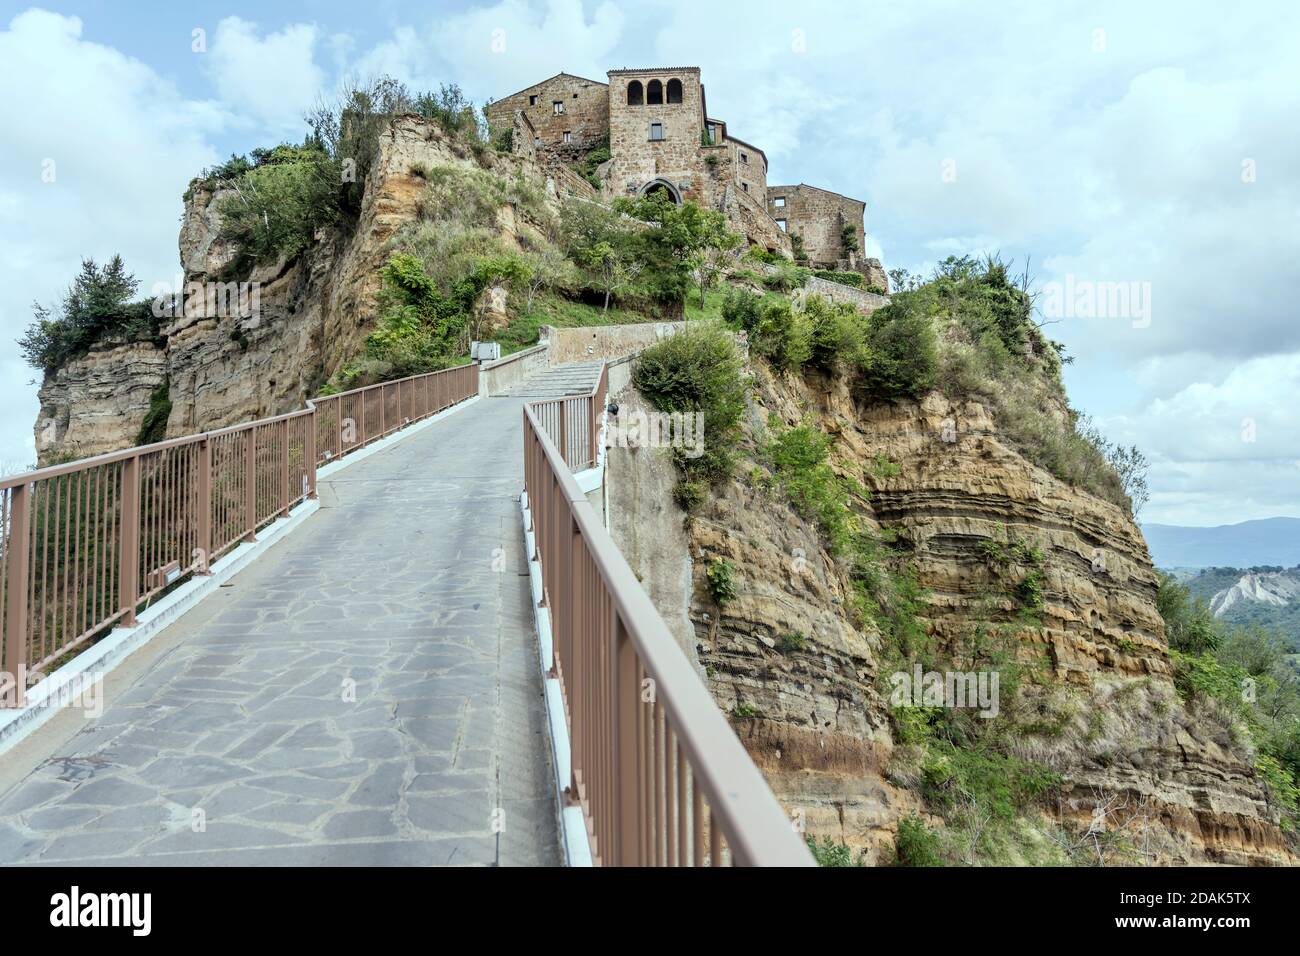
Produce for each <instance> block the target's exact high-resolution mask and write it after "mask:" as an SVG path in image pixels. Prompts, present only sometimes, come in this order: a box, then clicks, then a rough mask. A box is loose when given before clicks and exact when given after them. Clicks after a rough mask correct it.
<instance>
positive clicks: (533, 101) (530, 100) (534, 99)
mask: <svg viewBox="0 0 1300 956" xmlns="http://www.w3.org/2000/svg"><path fill="white" fill-rule="evenodd" d="M528 105H529V106H536V105H537V94H536V93H534V94H533V95H532V96H530V97H528Z"/></svg>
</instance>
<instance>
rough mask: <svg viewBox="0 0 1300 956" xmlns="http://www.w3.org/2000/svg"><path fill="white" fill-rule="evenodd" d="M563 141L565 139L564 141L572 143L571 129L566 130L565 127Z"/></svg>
mask: <svg viewBox="0 0 1300 956" xmlns="http://www.w3.org/2000/svg"><path fill="white" fill-rule="evenodd" d="M564 141H565V142H566V143H572V142H573V132H572V130H567V129H566V130H565V131H564Z"/></svg>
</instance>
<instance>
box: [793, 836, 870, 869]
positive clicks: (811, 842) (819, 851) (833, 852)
mask: <svg viewBox="0 0 1300 956" xmlns="http://www.w3.org/2000/svg"><path fill="white" fill-rule="evenodd" d="M804 842H805V843H807V844H808V852H809V853H811V854H812V856H813V859H814V860H816V861H817V865H818V866H862V857H861V856H860V855H859V856H857V857H854V855H853V851H852V850H851V849H849V847H848V845H847V844H844V843H836V842H835V841H834V840H832V839H831V838H830V837H823V838H822V842H821V843H818V842H817V841H816V840H815V839H813V838H812V837H811V836H805V837H804Z"/></svg>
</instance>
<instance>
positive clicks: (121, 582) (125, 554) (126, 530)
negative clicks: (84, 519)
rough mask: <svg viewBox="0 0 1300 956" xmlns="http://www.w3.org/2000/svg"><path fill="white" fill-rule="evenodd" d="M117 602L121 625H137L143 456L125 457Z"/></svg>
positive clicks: (118, 545) (118, 550)
mask: <svg viewBox="0 0 1300 956" xmlns="http://www.w3.org/2000/svg"><path fill="white" fill-rule="evenodd" d="M117 591H118V594H117V606H118V609H119V610H120V611H121V612H122V626H123V627H135V606H136V604H137V603H139V600H140V459H139V458H138V457H135V456H132V457H131V458H127V459H124V460H123V461H122V525H121V530H120V532H119V535H118V542H117Z"/></svg>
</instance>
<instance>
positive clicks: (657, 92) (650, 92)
mask: <svg viewBox="0 0 1300 956" xmlns="http://www.w3.org/2000/svg"><path fill="white" fill-rule="evenodd" d="M645 101H646V103H647V104H648V105H650V106H662V105H663V102H664V85H663V84H662V83H660V82H659V81H658V80H651V81H650V82H649V83H647V84H646V88H645Z"/></svg>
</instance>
